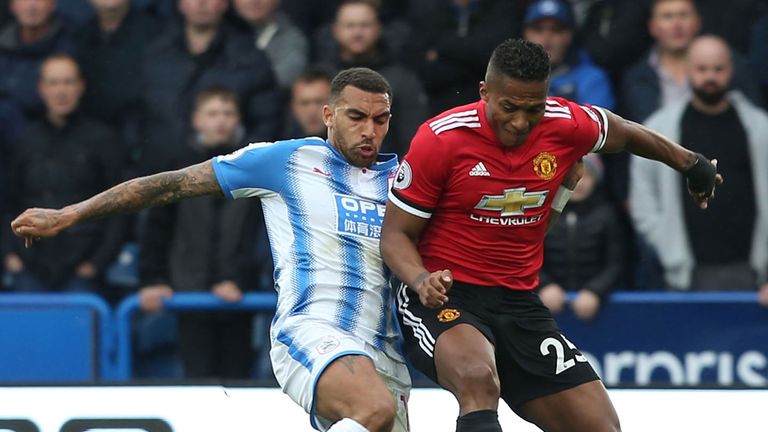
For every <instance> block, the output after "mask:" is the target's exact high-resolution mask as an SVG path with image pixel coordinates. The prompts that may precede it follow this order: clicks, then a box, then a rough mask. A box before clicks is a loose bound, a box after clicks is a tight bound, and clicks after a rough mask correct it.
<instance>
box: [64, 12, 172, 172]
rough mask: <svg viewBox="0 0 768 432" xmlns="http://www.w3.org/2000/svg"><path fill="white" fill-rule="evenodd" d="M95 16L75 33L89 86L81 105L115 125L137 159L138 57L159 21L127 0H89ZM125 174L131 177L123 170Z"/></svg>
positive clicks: (131, 157)
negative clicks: (84, 54) (82, 55)
mask: <svg viewBox="0 0 768 432" xmlns="http://www.w3.org/2000/svg"><path fill="white" fill-rule="evenodd" d="M90 3H91V6H92V7H93V9H94V11H95V16H94V17H93V18H91V19H90V20H89V21H88V22H87V23H85V24H84V25H83V26H82V27H80V28H78V29H77V31H76V32H75V36H74V38H75V42H76V43H77V47H78V51H80V52H83V53H87V55H86V56H84V57H83V59H82V67H83V74H84V75H85V79H86V81H87V82H88V88H87V89H86V91H85V96H84V97H83V110H84V111H85V112H86V113H87V114H88V115H90V116H92V117H94V118H96V119H98V120H100V121H103V122H104V123H107V124H110V125H112V126H114V127H115V129H116V131H117V133H118V135H119V136H120V141H121V143H123V145H124V146H125V149H126V153H125V156H126V158H127V159H128V161H129V162H132V163H135V162H137V161H138V158H139V154H138V153H139V151H140V148H141V145H140V142H139V130H138V128H139V125H138V121H139V117H140V113H141V94H142V90H143V87H142V80H141V60H142V58H143V55H144V49H145V48H146V47H147V46H148V45H149V44H150V42H151V41H152V40H154V39H155V37H156V35H157V33H158V31H159V30H160V28H161V22H160V21H159V20H158V19H157V18H155V17H154V16H153V15H150V14H149V13H148V12H146V11H145V10H144V9H141V8H139V7H137V6H135V5H132V3H131V0H90ZM124 177H133V175H131V173H127V174H126V175H125V176H124Z"/></svg>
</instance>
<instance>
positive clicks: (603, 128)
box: [579, 105, 608, 153]
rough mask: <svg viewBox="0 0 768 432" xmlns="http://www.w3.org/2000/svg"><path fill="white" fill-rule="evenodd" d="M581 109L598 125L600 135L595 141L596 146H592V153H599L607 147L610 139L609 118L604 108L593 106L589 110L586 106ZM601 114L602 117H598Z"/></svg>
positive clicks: (580, 106)
mask: <svg viewBox="0 0 768 432" xmlns="http://www.w3.org/2000/svg"><path fill="white" fill-rule="evenodd" d="M579 108H581V109H582V110H583V111H584V112H585V113H587V115H588V116H589V118H591V119H592V121H594V122H595V123H597V128H598V134H597V141H595V145H594V146H592V150H590V152H592V153H597V152H599V151H600V150H602V149H603V147H604V146H605V141H606V140H607V139H608V116H606V115H605V111H603V109H602V108H600V107H596V106H593V107H591V108H587V107H585V106H582V105H579ZM595 112H597V114H600V117H598V116H597V114H595Z"/></svg>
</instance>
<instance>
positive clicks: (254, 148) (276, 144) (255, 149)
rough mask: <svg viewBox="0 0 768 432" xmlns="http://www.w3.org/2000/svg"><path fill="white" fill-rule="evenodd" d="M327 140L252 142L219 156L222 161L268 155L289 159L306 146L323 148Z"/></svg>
mask: <svg viewBox="0 0 768 432" xmlns="http://www.w3.org/2000/svg"><path fill="white" fill-rule="evenodd" d="M323 147H326V146H325V140H324V139H322V138H319V137H308V138H301V139H289V140H280V141H265V142H255V143H250V144H248V145H246V146H244V147H242V148H240V149H238V150H236V151H234V152H232V153H230V154H228V155H223V156H218V157H217V159H218V160H219V161H220V162H223V161H227V160H235V159H240V158H243V157H245V158H263V157H268V158H270V159H271V160H274V161H275V162H277V161H279V160H281V159H282V160H287V159H288V158H289V157H290V156H291V155H293V154H294V153H296V152H298V151H300V150H302V149H305V148H323Z"/></svg>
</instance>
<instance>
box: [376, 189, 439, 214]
mask: <svg viewBox="0 0 768 432" xmlns="http://www.w3.org/2000/svg"><path fill="white" fill-rule="evenodd" d="M387 197H388V198H389V201H390V202H391V203H392V204H394V205H396V206H397V207H398V208H399V209H400V210H403V211H405V212H406V213H409V214H412V215H414V216H416V217H420V218H422V219H429V218H431V217H432V212H431V211H427V210H425V209H422V208H419V207H416V206H415V205H413V204H410V203H408V202H407V201H406V200H404V199H402V198H400V197H398V196H397V194H396V193H395V191H393V190H390V191H389V193H388V194H387Z"/></svg>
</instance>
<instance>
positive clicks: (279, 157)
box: [213, 141, 296, 199]
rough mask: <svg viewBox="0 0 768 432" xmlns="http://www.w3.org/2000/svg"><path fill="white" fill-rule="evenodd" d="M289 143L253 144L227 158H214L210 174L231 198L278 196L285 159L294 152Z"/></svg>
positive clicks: (282, 178)
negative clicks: (213, 174)
mask: <svg viewBox="0 0 768 432" xmlns="http://www.w3.org/2000/svg"><path fill="white" fill-rule="evenodd" d="M290 143H291V142H290V141H278V142H275V143H269V142H265V143H254V144H250V145H248V146H246V147H243V148H241V149H239V150H237V151H235V152H233V153H230V154H228V155H223V156H216V157H214V158H213V171H214V173H215V174H216V180H217V181H218V182H219V186H220V187H221V191H222V192H224V195H225V196H226V197H227V198H230V199H238V198H247V197H264V196H267V195H269V194H271V193H279V192H280V190H281V189H282V187H283V182H284V179H285V174H284V173H285V167H286V164H287V162H288V158H289V157H290V155H291V153H292V152H293V151H294V150H295V149H296V146H295V145H290Z"/></svg>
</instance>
